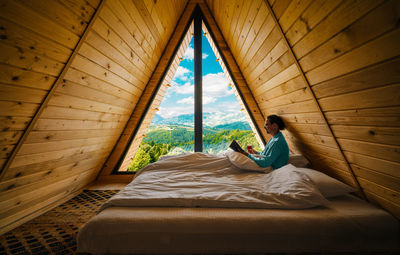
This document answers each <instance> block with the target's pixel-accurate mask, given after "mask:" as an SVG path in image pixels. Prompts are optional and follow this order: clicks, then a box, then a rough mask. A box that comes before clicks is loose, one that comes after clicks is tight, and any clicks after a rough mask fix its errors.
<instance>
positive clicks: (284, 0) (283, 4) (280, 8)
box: [271, 0, 292, 20]
mask: <svg viewBox="0 0 400 255" xmlns="http://www.w3.org/2000/svg"><path fill="white" fill-rule="evenodd" d="M291 2H292V0H280V1H275V3H274V4H273V5H271V6H272V10H273V11H274V14H275V16H276V18H277V19H278V20H279V18H280V17H281V16H282V14H283V13H284V12H285V10H286V9H287V7H288V6H289V4H290V3H291Z"/></svg>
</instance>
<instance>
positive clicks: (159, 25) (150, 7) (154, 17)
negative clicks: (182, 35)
mask: <svg viewBox="0 0 400 255" xmlns="http://www.w3.org/2000/svg"><path fill="white" fill-rule="evenodd" d="M140 1H143V2H144V4H145V6H146V8H147V10H148V12H149V13H150V16H151V19H152V20H153V22H154V24H155V26H156V28H157V30H158V32H159V33H160V35H161V38H163V36H164V34H165V28H164V27H163V24H162V23H161V19H160V17H159V15H158V13H157V9H156V8H154V5H156V3H154V2H153V1H147V0H140Z"/></svg>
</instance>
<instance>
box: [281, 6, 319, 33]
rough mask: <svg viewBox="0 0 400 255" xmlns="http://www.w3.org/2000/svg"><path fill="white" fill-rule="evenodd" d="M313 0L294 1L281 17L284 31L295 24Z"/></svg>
mask: <svg viewBox="0 0 400 255" xmlns="http://www.w3.org/2000/svg"><path fill="white" fill-rule="evenodd" d="M311 2H312V1H311V0H299V1H292V2H291V3H290V4H289V6H288V7H287V8H286V10H285V11H284V13H283V14H282V16H281V17H280V18H279V24H280V26H281V27H282V30H283V32H284V33H286V32H287V31H288V30H289V28H290V27H291V26H292V25H293V23H294V22H295V21H296V19H297V18H298V17H299V16H300V15H301V14H302V13H303V12H304V10H306V9H307V8H308V6H309V5H310V4H311Z"/></svg>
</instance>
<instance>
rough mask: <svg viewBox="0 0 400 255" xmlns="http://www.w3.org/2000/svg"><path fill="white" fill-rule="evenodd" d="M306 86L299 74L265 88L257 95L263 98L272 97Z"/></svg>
mask: <svg viewBox="0 0 400 255" xmlns="http://www.w3.org/2000/svg"><path fill="white" fill-rule="evenodd" d="M305 87H306V84H304V80H303V79H302V78H301V76H296V77H295V78H293V79H291V80H288V81H287V82H284V83H282V84H280V85H279V86H277V87H274V88H272V89H267V90H266V91H264V92H263V93H262V94H260V95H259V96H260V97H262V98H265V99H273V98H275V97H278V96H281V95H284V94H287V93H290V92H293V91H296V90H299V89H303V88H305Z"/></svg>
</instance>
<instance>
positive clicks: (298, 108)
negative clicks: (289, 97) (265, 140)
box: [262, 100, 318, 116]
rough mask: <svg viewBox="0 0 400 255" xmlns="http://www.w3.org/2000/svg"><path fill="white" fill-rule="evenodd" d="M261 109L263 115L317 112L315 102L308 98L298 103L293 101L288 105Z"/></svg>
mask: <svg viewBox="0 0 400 255" xmlns="http://www.w3.org/2000/svg"><path fill="white" fill-rule="evenodd" d="M262 111H263V113H264V116H267V115H266V113H269V114H277V115H280V114H288V113H310V112H317V111H318V109H317V107H316V105H315V102H314V101H312V100H309V101H305V102H300V103H293V104H290V105H284V106H277V107H271V108H263V109H262ZM269 114H268V115H269Z"/></svg>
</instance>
